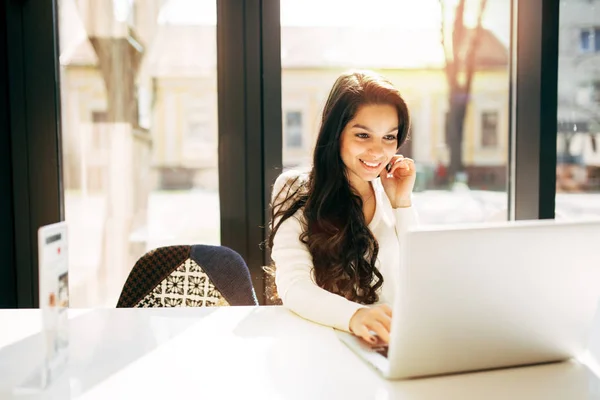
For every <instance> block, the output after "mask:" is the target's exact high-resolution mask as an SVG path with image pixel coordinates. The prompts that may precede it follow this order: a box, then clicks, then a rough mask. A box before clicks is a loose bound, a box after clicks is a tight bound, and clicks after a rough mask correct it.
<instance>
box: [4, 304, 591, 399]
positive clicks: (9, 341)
mask: <svg viewBox="0 0 600 400" xmlns="http://www.w3.org/2000/svg"><path fill="white" fill-rule="evenodd" d="M0 326H1V327H2V328H1V329H0V399H61V400H63V399H66V398H80V399H84V400H92V399H94V400H95V399H102V400H105V399H138V398H139V399H143V398H161V397H163V398H169V399H176V398H181V399H184V398H185V399H187V398H218V399H229V398H231V399H238V398H244V399H248V398H260V399H317V398H325V399H338V398H339V399H364V400H368V399H374V400H388V399H403V400H404V399H419V400H423V399H439V398H444V399H484V398H485V399H520V398H526V399H544V400H549V399H568V400H578V399H600V380H599V379H598V378H597V376H596V375H595V374H593V373H592V372H591V371H592V370H593V371H595V372H596V373H597V372H598V370H597V369H596V364H595V361H594V358H595V359H596V360H598V359H600V329H598V328H600V321H598V318H597V319H596V323H595V328H594V332H593V333H592V335H593V338H594V339H596V338H597V340H593V341H592V344H591V346H590V354H592V357H591V358H590V359H589V360H588V361H586V362H588V366H589V368H588V367H587V366H586V365H584V364H582V363H580V362H565V363H555V364H547V365H541V366H534V367H522V368H509V369H502V370H495V371H489V372H477V373H469V374H457V375H450V376H443V377H436V378H427V379H415V380H410V381H386V380H385V379H383V378H382V377H381V376H380V375H379V374H378V373H377V371H375V370H374V369H373V368H371V367H370V366H369V365H368V364H366V363H364V362H363V361H362V360H361V359H359V358H358V357H357V356H356V355H355V354H354V353H352V352H351V351H350V350H349V349H348V348H346V346H345V345H343V344H342V343H341V342H340V341H339V340H338V339H337V337H336V335H335V333H334V331H333V330H332V329H330V328H327V327H324V326H320V325H317V324H314V323H312V322H309V321H306V320H304V319H302V318H300V317H298V316H296V315H294V314H293V313H291V312H290V311H288V310H286V309H285V308H283V307H219V308H177V309H98V310H73V309H71V310H69V335H70V355H69V357H70V360H69V366H68V370H67V371H65V373H63V374H62V375H61V376H60V378H59V379H58V380H57V381H56V382H55V383H53V384H52V386H51V387H50V388H48V389H47V390H45V391H43V392H41V393H37V394H29V395H23V394H14V393H13V391H12V389H13V388H14V387H15V386H17V385H18V384H19V383H20V382H22V381H23V380H24V379H25V378H26V377H27V376H28V375H30V374H31V372H32V371H34V370H35V368H36V367H37V366H39V365H40V363H41V360H42V351H41V348H42V341H41V335H40V334H39V331H40V327H41V316H40V311H39V310H0ZM213 396H214V397H213Z"/></svg>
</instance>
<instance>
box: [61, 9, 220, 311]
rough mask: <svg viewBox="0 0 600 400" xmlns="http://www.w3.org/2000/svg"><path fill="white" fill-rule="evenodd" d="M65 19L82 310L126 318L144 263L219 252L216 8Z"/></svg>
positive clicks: (74, 283) (74, 291)
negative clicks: (151, 257)
mask: <svg viewBox="0 0 600 400" xmlns="http://www.w3.org/2000/svg"><path fill="white" fill-rule="evenodd" d="M59 18H60V21H59V22H60V23H59V28H60V32H59V36H60V64H61V101H62V143H63V186H64V191H65V212H66V220H67V222H68V224H69V229H70V235H69V239H70V250H71V253H70V264H69V268H70V271H69V281H70V285H71V286H70V289H71V304H72V306H74V307H102V306H109V307H114V306H115V304H116V302H117V299H118V296H119V294H120V292H121V289H122V285H123V283H124V282H125V279H126V278H127V275H128V274H129V272H130V270H131V268H132V267H133V265H134V264H135V262H136V261H137V259H138V258H139V257H140V256H141V255H142V254H143V253H145V252H147V251H148V250H150V249H153V248H156V247H159V246H165V245H171V244H193V243H205V244H219V241H220V227H219V221H220V217H219V199H218V187H217V185H218V175H217V89H216V87H217V81H216V77H217V75H216V28H215V23H216V2H215V1H214V0H197V1H168V2H167V1H163V0H114V1H95V0H78V1H76V0H60V1H59ZM207 210H209V211H207Z"/></svg>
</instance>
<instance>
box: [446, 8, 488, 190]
mask: <svg viewBox="0 0 600 400" xmlns="http://www.w3.org/2000/svg"><path fill="white" fill-rule="evenodd" d="M446 1H447V0H439V2H440V9H441V13H442V14H441V16H442V22H441V43H442V47H443V49H444V56H445V64H446V65H445V72H446V81H447V83H448V112H447V114H446V124H445V131H446V143H447V145H448V146H449V150H450V165H449V166H448V175H449V176H450V179H454V178H455V177H456V174H457V173H458V172H460V171H463V170H464V165H463V162H462V158H463V157H462V142H463V126H464V120H465V115H466V113H467V106H468V104H469V98H470V93H471V84H472V82H473V75H474V74H475V67H476V65H475V64H476V54H477V50H478V49H479V46H480V41H481V37H482V33H483V26H482V19H483V14H484V12H485V9H486V5H487V0H479V9H478V14H477V25H476V26H475V29H474V30H473V29H469V28H467V27H466V26H465V3H466V0H458V4H457V5H456V9H455V13H454V22H453V26H452V37H451V38H452V40H451V41H448V40H446V22H445V21H446V5H445V2H446Z"/></svg>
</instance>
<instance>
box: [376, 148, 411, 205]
mask: <svg viewBox="0 0 600 400" xmlns="http://www.w3.org/2000/svg"><path fill="white" fill-rule="evenodd" d="M390 164H391V166H392V167H391V169H390V170H389V172H388V171H387V169H384V170H383V171H382V172H381V175H380V176H381V183H382V184H383V188H384V189H385V193H386V194H387V196H388V198H389V199H390V203H392V207H394V208H401V207H410V206H411V200H410V199H411V194H412V191H413V188H414V186H415V179H416V178H417V170H416V168H415V162H414V161H413V160H412V159H410V158H405V157H404V156H401V155H395V156H394V157H392V160H391V161H390Z"/></svg>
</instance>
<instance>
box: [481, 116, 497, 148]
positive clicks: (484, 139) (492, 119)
mask: <svg viewBox="0 0 600 400" xmlns="http://www.w3.org/2000/svg"><path fill="white" fill-rule="evenodd" d="M497 146H498V112H497V111H484V112H482V113H481V147H497Z"/></svg>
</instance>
